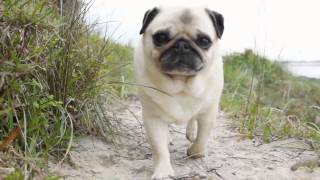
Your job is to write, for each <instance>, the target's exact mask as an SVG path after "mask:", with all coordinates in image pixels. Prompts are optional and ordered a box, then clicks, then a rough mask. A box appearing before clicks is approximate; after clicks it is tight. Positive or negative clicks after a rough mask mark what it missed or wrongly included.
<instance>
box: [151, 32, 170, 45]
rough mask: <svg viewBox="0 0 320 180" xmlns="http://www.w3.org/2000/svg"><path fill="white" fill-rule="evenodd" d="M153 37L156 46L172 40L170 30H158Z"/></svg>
mask: <svg viewBox="0 0 320 180" xmlns="http://www.w3.org/2000/svg"><path fill="white" fill-rule="evenodd" d="M152 38H153V43H154V44H155V45H156V46H162V45H165V44H166V43H167V42H169V40H170V38H169V33H168V32H157V33H156V34H154V35H153V36H152Z"/></svg>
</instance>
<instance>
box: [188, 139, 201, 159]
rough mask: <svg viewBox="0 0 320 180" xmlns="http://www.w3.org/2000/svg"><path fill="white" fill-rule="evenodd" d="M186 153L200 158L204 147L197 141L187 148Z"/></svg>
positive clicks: (191, 156)
mask: <svg viewBox="0 0 320 180" xmlns="http://www.w3.org/2000/svg"><path fill="white" fill-rule="evenodd" d="M187 155H188V156H189V157H190V158H194V159H196V158H201V157H204V156H205V148H204V147H202V146H200V145H199V144H197V143H192V145H191V146H190V147H189V148H188V150H187Z"/></svg>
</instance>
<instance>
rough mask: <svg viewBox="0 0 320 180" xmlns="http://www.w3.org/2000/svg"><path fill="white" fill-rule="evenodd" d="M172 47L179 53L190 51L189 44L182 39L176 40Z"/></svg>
mask: <svg viewBox="0 0 320 180" xmlns="http://www.w3.org/2000/svg"><path fill="white" fill-rule="evenodd" d="M174 47H175V50H176V51H177V52H179V53H183V52H188V51H190V49H191V47H190V44H189V43H188V42H187V41H186V40H183V39H181V40H178V41H177V42H176V43H175V46H174Z"/></svg>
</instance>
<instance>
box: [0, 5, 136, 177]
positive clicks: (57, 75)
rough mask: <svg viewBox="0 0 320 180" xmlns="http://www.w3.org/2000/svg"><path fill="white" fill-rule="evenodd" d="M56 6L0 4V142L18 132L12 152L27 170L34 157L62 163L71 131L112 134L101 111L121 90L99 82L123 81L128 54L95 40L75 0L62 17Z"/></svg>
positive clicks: (82, 8)
mask: <svg viewBox="0 0 320 180" xmlns="http://www.w3.org/2000/svg"><path fill="white" fill-rule="evenodd" d="M57 2H58V1H55V0H52V1H50V0H37V1H34V0H5V1H4V2H2V3H3V4H0V6H1V7H0V9H2V16H0V119H1V121H0V139H4V138H5V137H7V136H8V134H9V133H10V132H13V131H14V130H16V129H17V128H20V129H21V130H22V132H21V136H20V137H19V139H18V140H17V141H15V143H14V144H13V146H14V147H15V148H16V150H17V152H18V153H20V154H23V156H24V157H25V158H24V161H25V165H26V168H27V169H28V170H29V171H32V167H35V166H37V165H38V163H41V161H37V160H36V159H37V158H36V157H47V156H48V155H49V154H51V155H55V156H57V157H60V158H61V157H63V156H62V155H65V153H66V152H68V148H70V145H71V142H72V138H73V134H74V133H75V132H74V131H76V132H78V133H83V132H86V133H93V134H102V135H104V136H108V134H110V133H112V127H111V124H110V122H109V121H108V119H107V118H106V116H105V115H104V112H103V110H102V106H103V103H104V102H105V101H107V99H108V97H109V95H110V94H111V93H112V94H116V95H117V94H121V93H122V92H119V91H120V90H119V87H118V86H116V85H110V84H108V83H107V82H109V81H120V80H121V79H122V80H123V79H130V77H131V71H128V69H127V68H128V67H126V66H125V65H124V64H128V62H130V60H131V58H132V48H130V47H129V46H128V47H124V46H122V45H119V44H116V43H114V42H113V41H112V40H111V39H110V38H107V37H105V38H104V39H103V38H100V36H99V35H98V34H97V33H95V31H94V27H92V26H89V25H86V23H85V18H84V16H85V13H86V12H87V6H86V5H85V4H83V3H82V2H81V1H76V0H72V1H71V0H70V1H68V2H69V3H67V5H69V6H71V7H64V8H63V10H64V11H66V12H65V16H63V15H62V16H61V14H60V13H61V12H60V11H59V10H60V9H59V8H57V6H56V5H57V4H59V3H57ZM59 2H60V1H59ZM64 2H65V1H64ZM70 2H74V3H70ZM121 67H122V68H121ZM120 89H121V88H120ZM122 90H123V88H122ZM27 164H29V165H30V164H31V166H27ZM32 164H33V165H32Z"/></svg>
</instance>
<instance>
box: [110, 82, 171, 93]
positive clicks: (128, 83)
mask: <svg viewBox="0 0 320 180" xmlns="http://www.w3.org/2000/svg"><path fill="white" fill-rule="evenodd" d="M107 84H126V85H131V86H139V87H144V88H149V89H153V90H156V91H158V92H161V93H163V94H165V95H167V96H170V97H171V95H170V94H169V93H167V92H165V91H163V90H160V89H157V88H155V87H151V86H147V85H143V84H136V83H130V82H118V81H111V82H108V83H107Z"/></svg>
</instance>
